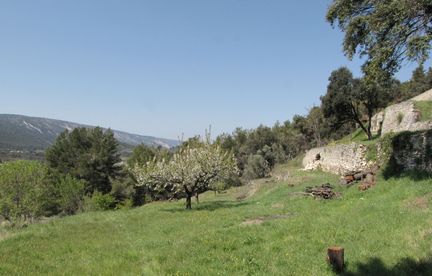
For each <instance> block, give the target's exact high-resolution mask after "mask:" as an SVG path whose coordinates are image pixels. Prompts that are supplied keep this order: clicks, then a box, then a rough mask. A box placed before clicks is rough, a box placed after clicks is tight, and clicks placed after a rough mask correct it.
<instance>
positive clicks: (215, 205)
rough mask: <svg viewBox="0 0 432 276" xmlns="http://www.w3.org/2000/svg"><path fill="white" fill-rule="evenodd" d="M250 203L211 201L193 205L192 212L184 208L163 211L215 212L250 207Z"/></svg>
mask: <svg viewBox="0 0 432 276" xmlns="http://www.w3.org/2000/svg"><path fill="white" fill-rule="evenodd" d="M250 204H251V203H250V202H238V201H226V200H221V201H210V202H201V203H199V204H193V205H192V210H186V208H185V207H184V206H183V207H177V208H169V209H161V211H163V212H171V213H177V212H193V211H215V210H218V209H224V208H237V207H243V206H246V205H250Z"/></svg>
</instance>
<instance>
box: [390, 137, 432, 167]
mask: <svg viewBox="0 0 432 276" xmlns="http://www.w3.org/2000/svg"><path fill="white" fill-rule="evenodd" d="M389 166H390V167H391V168H390V169H391V170H392V171H393V173H400V172H403V171H422V172H427V173H432V130H428V131H418V132H404V133H401V134H399V135H397V136H395V137H394V138H393V142H392V155H391V157H390V160H389Z"/></svg>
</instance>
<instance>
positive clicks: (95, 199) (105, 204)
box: [83, 192, 116, 212]
mask: <svg viewBox="0 0 432 276" xmlns="http://www.w3.org/2000/svg"><path fill="white" fill-rule="evenodd" d="M115 206H116V200H115V198H114V197H113V196H112V195H110V194H102V193H101V192H94V193H93V195H92V196H91V197H89V196H85V197H84V201H83V211H84V212H90V211H106V210H110V209H114V208H115Z"/></svg>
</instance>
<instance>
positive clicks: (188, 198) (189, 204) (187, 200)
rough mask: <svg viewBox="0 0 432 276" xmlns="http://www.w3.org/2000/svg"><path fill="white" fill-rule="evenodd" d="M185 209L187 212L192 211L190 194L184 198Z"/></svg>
mask: <svg viewBox="0 0 432 276" xmlns="http://www.w3.org/2000/svg"><path fill="white" fill-rule="evenodd" d="M186 209H187V210H190V209H192V195H191V194H187V197H186Z"/></svg>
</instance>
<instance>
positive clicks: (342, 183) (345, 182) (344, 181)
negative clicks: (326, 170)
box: [339, 177, 348, 185]
mask: <svg viewBox="0 0 432 276" xmlns="http://www.w3.org/2000/svg"><path fill="white" fill-rule="evenodd" d="M339 183H340V184H341V185H348V181H347V180H346V179H345V177H344V178H341V180H340V182H339Z"/></svg>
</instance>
